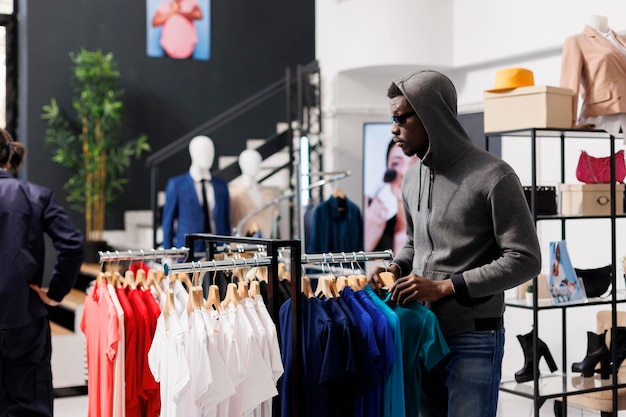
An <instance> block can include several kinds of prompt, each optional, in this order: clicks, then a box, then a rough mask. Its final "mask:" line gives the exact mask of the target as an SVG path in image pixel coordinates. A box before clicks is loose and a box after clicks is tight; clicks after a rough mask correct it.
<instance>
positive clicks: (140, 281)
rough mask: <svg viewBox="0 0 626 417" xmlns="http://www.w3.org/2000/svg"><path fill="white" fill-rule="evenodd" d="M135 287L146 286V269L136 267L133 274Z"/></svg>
mask: <svg viewBox="0 0 626 417" xmlns="http://www.w3.org/2000/svg"><path fill="white" fill-rule="evenodd" d="M135 288H144V289H145V288H148V285H147V284H146V271H144V270H143V269H138V270H137V274H136V275H135Z"/></svg>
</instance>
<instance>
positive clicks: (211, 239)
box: [171, 233, 304, 417]
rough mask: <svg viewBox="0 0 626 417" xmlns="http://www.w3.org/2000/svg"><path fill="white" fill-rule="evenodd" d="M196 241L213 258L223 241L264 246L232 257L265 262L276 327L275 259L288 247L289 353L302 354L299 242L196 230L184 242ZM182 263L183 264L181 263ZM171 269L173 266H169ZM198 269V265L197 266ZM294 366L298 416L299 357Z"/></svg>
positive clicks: (228, 264)
mask: <svg viewBox="0 0 626 417" xmlns="http://www.w3.org/2000/svg"><path fill="white" fill-rule="evenodd" d="M196 241H203V242H205V244H206V245H205V246H206V253H205V256H204V257H205V258H206V259H211V260H212V259H213V258H214V256H215V254H216V253H219V252H218V248H221V247H224V245H232V244H243V245H244V247H245V245H252V247H259V246H264V247H265V251H266V253H267V255H266V256H265V257H259V258H255V259H248V260H244V259H234V261H235V263H236V262H240V263H243V265H242V266H245V262H246V261H247V262H248V263H247V265H248V266H257V265H262V264H265V263H266V262H267V265H268V282H267V305H268V310H269V312H270V314H271V316H272V319H273V320H274V323H275V324H276V328H279V327H280V326H279V312H280V304H279V299H278V297H277V296H274V294H277V292H276V289H277V286H278V280H279V276H278V263H279V257H280V258H281V260H282V261H283V262H284V261H285V259H284V257H285V249H289V251H290V253H291V259H290V262H289V264H290V268H289V270H290V271H291V288H290V295H291V300H292V302H291V335H292V339H293V340H292V344H291V354H292V357H293V358H302V348H301V345H302V328H301V326H298V323H299V322H300V317H301V316H302V299H301V297H300V296H299V294H300V293H301V291H302V290H301V283H300V278H301V271H302V264H301V255H300V254H301V253H302V247H301V242H300V241H299V240H279V239H259V238H252V237H240V236H218V235H212V234H208V233H196V234H189V235H186V237H185V244H186V246H187V247H190V248H193V247H194V243H195V242H196ZM192 253H193V252H190V256H188V257H187V260H186V261H187V262H186V263H187V264H188V266H187V267H190V266H191V264H190V262H192V261H194V259H193V257H194V256H193V255H192ZM218 262H220V264H218V265H219V266H220V267H221V266H222V265H223V266H224V268H225V269H228V268H233V267H234V265H235V264H233V260H227V261H215V263H216V264H217V263H218ZM194 264H195V265H196V268H198V263H197V262H194ZM183 265H184V264H183ZM213 265H214V264H213V261H209V262H206V261H201V262H200V266H203V267H204V268H205V269H204V270H205V271H210V270H214V269H213V268H214V266H213ZM171 268H172V271H174V268H176V266H174V265H172V266H171ZM191 270H192V271H193V269H191ZM196 270H197V269H196ZM294 363H297V366H294V367H293V368H292V375H293V381H294V382H295V384H296V387H301V388H302V389H298V390H296V395H294V396H293V398H291V399H290V403H291V407H292V415H293V416H294V417H299V416H303V415H304V411H303V410H300V408H301V407H302V404H304V372H303V364H302V361H301V360H297V361H296V362H294Z"/></svg>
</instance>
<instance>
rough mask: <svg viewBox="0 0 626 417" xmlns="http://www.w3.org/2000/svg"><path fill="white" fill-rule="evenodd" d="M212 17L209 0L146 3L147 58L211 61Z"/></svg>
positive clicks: (174, 0)
mask: <svg viewBox="0 0 626 417" xmlns="http://www.w3.org/2000/svg"><path fill="white" fill-rule="evenodd" d="M210 17H211V7H210V0H146V30H147V34H146V38H147V39H146V51H147V54H148V56H149V57H153V58H162V57H169V58H172V59H197V60H202V61H208V60H209V56H210V40H211V32H210Z"/></svg>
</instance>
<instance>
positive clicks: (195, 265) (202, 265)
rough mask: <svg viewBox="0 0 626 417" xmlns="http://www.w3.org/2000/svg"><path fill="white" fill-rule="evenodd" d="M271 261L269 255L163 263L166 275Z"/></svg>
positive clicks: (262, 263) (265, 263) (247, 265)
mask: <svg viewBox="0 0 626 417" xmlns="http://www.w3.org/2000/svg"><path fill="white" fill-rule="evenodd" d="M271 263H272V258H271V257H269V256H263V257H259V258H249V259H246V258H241V259H227V260H223V261H198V262H184V263H180V264H170V263H168V262H166V263H165V264H163V270H164V272H165V275H166V276H169V274H170V273H184V272H204V271H223V270H227V269H233V268H241V267H244V268H246V267H255V266H268V265H271Z"/></svg>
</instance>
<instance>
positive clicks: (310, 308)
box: [279, 297, 344, 417]
mask: <svg viewBox="0 0 626 417" xmlns="http://www.w3.org/2000/svg"><path fill="white" fill-rule="evenodd" d="M279 317H280V320H279V322H280V332H281V335H282V337H281V355H282V360H283V367H284V369H285V372H284V374H283V376H282V377H281V380H280V390H281V392H280V399H281V415H282V416H283V417H289V416H292V415H293V413H292V404H291V402H292V397H293V396H294V395H296V393H294V392H293V390H294V389H295V388H297V389H300V390H302V391H303V392H304V404H302V406H301V407H300V410H302V411H303V413H304V414H303V415H304V416H306V417H326V416H330V415H331V414H330V412H331V407H330V400H329V398H328V395H327V390H326V389H324V388H323V386H322V384H325V383H328V382H329V381H334V380H337V379H340V378H342V377H343V375H344V371H343V370H342V367H343V364H342V361H341V359H340V355H338V354H337V352H340V351H341V345H340V342H339V339H338V337H337V334H336V333H335V332H336V330H335V326H334V325H333V322H332V320H331V318H330V317H329V316H328V314H327V313H326V311H325V309H324V308H323V307H322V302H321V301H320V300H318V299H316V298H304V297H303V299H302V316H301V322H300V324H301V326H302V356H303V358H302V359H303V360H302V363H301V364H300V366H302V371H303V379H304V386H303V387H296V384H295V381H293V371H292V368H293V366H294V364H293V361H294V358H293V357H292V356H291V339H292V334H291V299H289V300H287V301H285V303H283V305H282V306H281V307H280V312H279Z"/></svg>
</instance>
